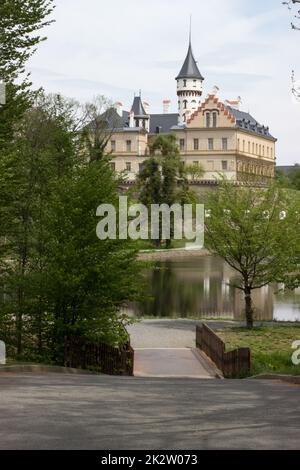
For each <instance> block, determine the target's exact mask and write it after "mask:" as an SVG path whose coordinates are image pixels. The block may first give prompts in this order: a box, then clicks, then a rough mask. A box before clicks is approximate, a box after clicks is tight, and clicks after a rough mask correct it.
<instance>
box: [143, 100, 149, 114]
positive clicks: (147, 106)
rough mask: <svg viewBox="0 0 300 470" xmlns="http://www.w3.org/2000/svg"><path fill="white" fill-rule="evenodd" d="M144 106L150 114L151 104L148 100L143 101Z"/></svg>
mask: <svg viewBox="0 0 300 470" xmlns="http://www.w3.org/2000/svg"><path fill="white" fill-rule="evenodd" d="M143 106H144V109H145V111H146V114H149V108H150V104H149V103H147V101H143Z"/></svg>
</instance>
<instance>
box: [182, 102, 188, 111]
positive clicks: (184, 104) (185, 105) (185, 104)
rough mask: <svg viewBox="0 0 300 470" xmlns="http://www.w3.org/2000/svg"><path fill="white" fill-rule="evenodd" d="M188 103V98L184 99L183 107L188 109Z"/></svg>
mask: <svg viewBox="0 0 300 470" xmlns="http://www.w3.org/2000/svg"><path fill="white" fill-rule="evenodd" d="M187 103H188V102H187V100H184V101H183V109H186V108H187Z"/></svg>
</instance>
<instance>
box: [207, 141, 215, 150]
mask: <svg viewBox="0 0 300 470" xmlns="http://www.w3.org/2000/svg"><path fill="white" fill-rule="evenodd" d="M213 149H214V139H208V150H213Z"/></svg>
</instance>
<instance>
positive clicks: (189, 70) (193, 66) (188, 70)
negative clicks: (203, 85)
mask: <svg viewBox="0 0 300 470" xmlns="http://www.w3.org/2000/svg"><path fill="white" fill-rule="evenodd" d="M179 78H198V79H200V80H204V78H203V77H202V75H201V73H200V71H199V69H198V65H197V62H196V60H195V57H194V54H193V51H192V45H191V43H190V44H189V50H188V53H187V56H186V58H185V61H184V64H183V66H182V68H181V70H180V72H179V75H178V76H177V77H176V80H178V79H179Z"/></svg>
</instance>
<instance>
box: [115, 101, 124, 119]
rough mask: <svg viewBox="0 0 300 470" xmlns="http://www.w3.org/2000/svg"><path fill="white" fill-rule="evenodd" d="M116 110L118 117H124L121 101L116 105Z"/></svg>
mask: <svg viewBox="0 0 300 470" xmlns="http://www.w3.org/2000/svg"><path fill="white" fill-rule="evenodd" d="M115 108H116V111H117V113H118V115H119V116H121V117H122V116H123V103H121V102H120V101H117V103H115Z"/></svg>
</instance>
